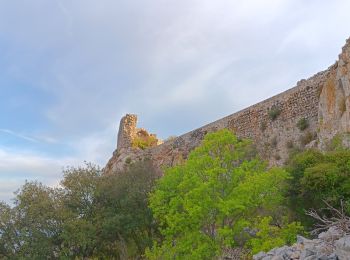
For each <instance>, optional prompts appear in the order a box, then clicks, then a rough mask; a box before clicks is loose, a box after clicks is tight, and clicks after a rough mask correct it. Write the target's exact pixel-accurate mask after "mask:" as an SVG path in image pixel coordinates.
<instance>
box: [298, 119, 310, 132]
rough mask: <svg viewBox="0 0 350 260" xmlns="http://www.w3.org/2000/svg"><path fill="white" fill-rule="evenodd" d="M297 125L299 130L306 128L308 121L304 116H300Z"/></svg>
mask: <svg viewBox="0 0 350 260" xmlns="http://www.w3.org/2000/svg"><path fill="white" fill-rule="evenodd" d="M297 127H298V128H299V130H300V131H304V130H305V129H306V128H308V127H309V121H308V120H307V119H306V118H305V117H304V118H301V119H300V120H299V121H298V123H297Z"/></svg>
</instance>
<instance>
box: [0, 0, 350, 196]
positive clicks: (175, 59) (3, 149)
mask: <svg viewBox="0 0 350 260" xmlns="http://www.w3.org/2000/svg"><path fill="white" fill-rule="evenodd" d="M349 10H350V1H348V0H333V1H327V0H317V1H316V0H309V1H303V0H265V1H261V0H245V1H238V0H215V1H213V0H174V1H173V0H147V1H140V0H138V1H136V0H98V1H96V0H74V1H72V0H50V1H47V0H0V200H4V201H7V202H8V201H11V198H13V197H14V194H13V192H14V191H16V190H18V189H19V188H20V186H21V185H23V184H24V182H25V180H28V181H31V180H37V181H40V182H42V183H44V184H46V185H50V186H55V185H58V183H59V181H60V179H62V169H63V168H64V167H66V166H78V165H82V164H83V162H84V161H88V162H93V163H96V164H98V165H100V166H102V167H103V166H104V165H105V164H106V162H107V161H108V159H109V158H110V157H111V155H112V153H113V151H114V149H115V148H116V142H117V140H116V138H117V129H118V127H119V120H120V119H121V117H122V116H123V115H124V114H126V113H134V114H137V115H138V117H139V126H140V127H144V128H146V129H148V130H149V131H150V132H152V133H156V134H157V135H158V136H159V137H160V138H167V137H168V136H173V135H181V134H183V133H186V132H188V131H190V130H192V129H195V128H197V127H200V126H202V125H204V124H206V123H209V122H211V121H214V120H217V119H219V118H221V117H224V116H226V115H229V114H232V113H234V112H236V111H239V110H240V109H243V108H244V107H247V106H249V105H252V104H254V103H256V102H259V101H262V100H264V99H266V98H268V97H270V96H273V95H275V94H278V93H279V92H282V91H284V90H287V89H289V88H291V87H293V86H295V85H296V82H297V81H299V80H300V79H304V78H308V77H310V76H312V75H313V74H315V73H317V72H319V71H321V70H324V69H326V68H328V67H329V66H330V65H331V64H333V63H334V62H335V60H336V59H337V57H338V54H339V53H340V52H341V47H342V46H343V45H344V44H345V40H346V39H347V38H348V37H349V36H350V29H349V25H350V15H349Z"/></svg>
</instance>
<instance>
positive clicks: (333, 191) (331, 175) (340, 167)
mask: <svg viewBox="0 0 350 260" xmlns="http://www.w3.org/2000/svg"><path fill="white" fill-rule="evenodd" d="M287 170H288V171H289V172H290V174H291V175H292V177H293V179H292V180H291V181H290V186H289V187H290V188H289V194H290V200H291V207H292V208H293V209H294V210H295V211H296V212H297V214H298V215H299V218H301V219H302V220H303V221H304V223H305V224H311V222H310V221H311V220H310V219H306V218H305V217H304V211H305V210H308V209H310V208H322V207H323V206H324V203H323V200H325V201H327V202H328V203H330V204H331V205H334V206H336V207H337V206H339V202H340V200H344V201H345V203H350V151H349V150H339V151H331V152H326V153H322V152H319V151H314V150H308V151H305V152H303V153H299V154H297V155H295V156H294V157H293V158H292V159H291V161H290V163H289V165H288V167H287Z"/></svg>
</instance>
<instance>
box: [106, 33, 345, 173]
mask: <svg viewBox="0 0 350 260" xmlns="http://www.w3.org/2000/svg"><path fill="white" fill-rule="evenodd" d="M136 125H137V116H136V115H126V116H125V117H123V118H122V120H121V122H120V129H119V134H118V145H117V149H116V151H115V152H114V153H113V156H112V158H111V159H110V160H109V162H108V164H107V165H106V167H105V173H107V174H108V173H113V172H116V171H118V170H121V169H123V167H124V166H125V165H126V164H128V163H130V162H131V161H136V160H140V159H142V158H150V159H151V160H152V161H153V162H154V164H155V165H156V166H157V167H159V168H162V167H166V166H172V165H175V164H177V163H179V162H181V161H182V160H184V159H185V158H187V156H188V154H189V152H190V151H191V150H192V149H194V148H195V147H196V146H198V145H199V144H200V142H201V141H202V139H203V137H204V136H205V134H206V133H209V132H213V131H217V130H220V129H223V128H227V129H231V130H233V131H234V132H235V133H236V134H237V136H239V137H242V138H243V137H244V138H250V139H252V140H253V141H254V143H255V144H256V147H257V149H258V152H259V153H260V155H261V156H262V158H264V159H265V160H267V161H269V162H270V164H271V165H282V164H283V163H284V162H285V161H286V160H287V158H288V155H289V153H290V151H291V150H292V149H295V148H305V147H306V148H308V147H317V148H319V149H324V148H325V147H326V145H327V143H329V142H330V140H331V139H332V138H333V137H334V136H335V135H338V134H339V135H342V136H347V135H348V133H350V39H348V40H347V42H346V45H345V46H344V47H343V49H342V53H341V54H340V55H339V59H338V61H337V62H336V63H335V64H334V65H332V66H331V67H329V68H328V69H327V70H325V71H323V72H320V73H317V74H316V75H314V76H312V77H311V78H309V79H307V80H301V81H299V82H298V83H297V85H296V86H295V87H294V88H291V89H289V90H287V91H285V92H283V93H281V94H278V95H276V96H274V97H271V98H269V99H267V100H265V101H262V102H260V103H258V104H255V105H253V106H251V107H248V108H246V109H243V110H241V111H239V112H237V113H234V114H232V115H229V116H227V117H224V118H222V119H219V120H217V121H215V122H212V123H210V124H208V125H205V126H203V127H200V128H198V129H196V130H193V131H191V132H189V133H186V134H184V135H181V136H179V137H176V138H174V139H173V140H170V141H167V142H165V143H163V144H159V145H156V146H153V147H149V148H147V149H145V150H142V149H139V148H135V147H133V146H132V140H133V138H134V137H135V136H136V135H137V133H139V131H140V129H137V128H136ZM305 127H306V128H305ZM304 128H305V129H304ZM142 130H143V131H145V130H144V129H142ZM146 133H147V132H146ZM147 134H148V133H147ZM154 136H155V135H154ZM159 143H160V142H159ZM344 144H346V145H349V142H348V140H347V138H345V139H344Z"/></svg>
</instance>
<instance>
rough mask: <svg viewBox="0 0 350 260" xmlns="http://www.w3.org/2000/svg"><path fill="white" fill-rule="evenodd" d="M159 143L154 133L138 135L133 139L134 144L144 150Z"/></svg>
mask: <svg viewBox="0 0 350 260" xmlns="http://www.w3.org/2000/svg"><path fill="white" fill-rule="evenodd" d="M157 143H158V139H157V138H156V137H155V136H154V135H148V136H136V137H135V138H134V139H133V141H132V146H133V147H135V148H140V149H142V150H144V149H146V148H147V147H152V146H156V145H157Z"/></svg>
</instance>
